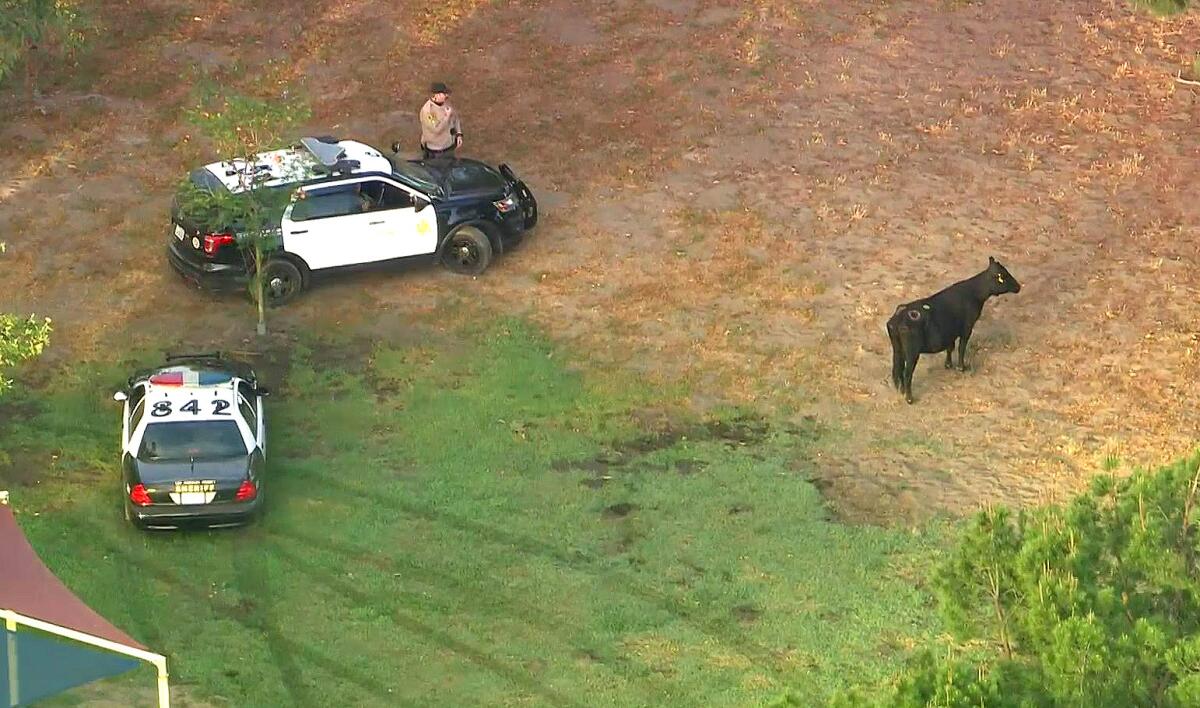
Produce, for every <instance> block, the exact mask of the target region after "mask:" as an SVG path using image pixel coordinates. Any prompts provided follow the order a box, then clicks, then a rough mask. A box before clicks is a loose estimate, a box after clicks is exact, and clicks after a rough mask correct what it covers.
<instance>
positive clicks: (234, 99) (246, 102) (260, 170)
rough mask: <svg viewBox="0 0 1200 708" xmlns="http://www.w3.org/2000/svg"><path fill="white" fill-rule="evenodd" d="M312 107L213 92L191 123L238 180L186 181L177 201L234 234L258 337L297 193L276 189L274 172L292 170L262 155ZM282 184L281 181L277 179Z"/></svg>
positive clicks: (203, 221)
mask: <svg viewBox="0 0 1200 708" xmlns="http://www.w3.org/2000/svg"><path fill="white" fill-rule="evenodd" d="M309 114H310V112H309V109H308V107H307V105H306V104H305V103H304V102H302V101H300V100H297V99H294V98H282V99H277V100H265V99H260V98H255V97H250V96H242V95H222V94H216V93H212V92H209V93H207V94H206V95H205V96H203V97H202V98H201V99H200V101H199V102H198V105H197V106H196V107H195V108H193V109H192V110H191V111H190V112H189V114H188V118H189V120H190V121H191V122H192V123H193V124H195V125H196V126H197V127H199V128H200V130H201V131H202V132H203V133H204V134H205V135H206V136H207V137H208V138H209V139H210V140H211V141H212V144H213V147H214V148H216V150H217V151H218V153H219V154H220V155H221V157H222V158H223V159H225V160H227V162H226V163H225V164H226V165H227V166H228V168H229V169H230V171H232V172H233V173H234V174H235V175H236V176H237V180H238V186H237V188H236V189H233V190H214V189H206V188H203V187H200V186H197V185H196V184H194V183H192V182H191V181H186V182H185V183H184V185H183V186H182V187H181V189H180V190H179V193H178V195H177V197H176V198H177V199H178V200H179V202H178V203H179V207H180V210H181V211H182V212H183V213H185V214H187V215H188V216H189V218H191V219H193V220H194V221H196V222H197V223H201V224H211V225H214V226H217V227H219V228H221V229H223V230H225V231H226V232H228V233H229V234H230V235H231V236H232V237H233V239H234V243H236V244H237V247H238V249H239V250H240V251H241V253H242V256H243V258H244V259H245V262H246V270H247V272H248V273H249V275H250V277H249V288H250V295H251V297H252V298H253V300H254V304H255V307H256V308H257V310H258V333H259V334H260V335H263V334H266V332H267V321H266V302H265V301H266V293H265V289H266V287H267V285H268V283H266V282H265V281H264V277H263V274H264V271H265V268H264V267H263V266H264V265H265V263H266V259H267V258H269V257H270V252H271V251H272V250H274V249H275V248H276V247H277V245H278V243H277V239H278V237H279V232H278V227H279V219H280V215H281V214H282V213H283V211H284V209H285V208H286V207H287V204H288V201H289V200H290V198H291V190H289V189H278V188H274V187H273V186H272V179H271V173H272V171H274V173H275V174H276V175H279V174H280V172H281V171H285V170H286V169H288V166H287V165H285V164H283V163H278V164H274V165H268V164H264V163H262V162H261V160H260V157H259V156H260V155H261V154H262V153H264V152H268V151H270V150H273V149H277V148H279V147H282V146H283V145H284V144H285V142H286V138H288V137H290V136H293V133H294V131H295V130H296V129H297V128H298V126H299V125H300V124H301V123H303V122H304V121H305V120H307V119H308V117H309ZM275 181H278V180H275Z"/></svg>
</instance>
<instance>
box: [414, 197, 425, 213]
mask: <svg viewBox="0 0 1200 708" xmlns="http://www.w3.org/2000/svg"><path fill="white" fill-rule="evenodd" d="M413 206H414V207H415V208H416V211H421V210H422V209H424V208H425V207H427V206H429V201H428V200H427V199H422V198H420V197H413Z"/></svg>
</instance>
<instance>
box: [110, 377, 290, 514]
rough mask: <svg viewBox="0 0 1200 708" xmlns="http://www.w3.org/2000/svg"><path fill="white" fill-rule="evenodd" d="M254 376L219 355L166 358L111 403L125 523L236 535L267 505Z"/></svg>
mask: <svg viewBox="0 0 1200 708" xmlns="http://www.w3.org/2000/svg"><path fill="white" fill-rule="evenodd" d="M266 395H267V391H266V389H264V388H263V387H261V386H259V385H258V383H257V380H256V378H255V375H254V371H253V370H252V369H250V367H248V366H246V365H245V364H241V363H239V362H233V361H230V360H228V359H225V358H223V357H221V355H220V354H186V355H178V356H168V357H167V363H166V365H165V366H161V367H158V368H155V369H150V370H147V371H142V372H139V373H137V374H135V375H133V376H131V377H129V380H128V381H127V383H126V386H125V388H124V389H122V390H120V391H118V392H116V393H115V394H113V399H114V400H117V401H120V402H122V403H123V404H124V406H123V411H122V414H121V470H122V473H121V474H122V484H123V496H124V498H125V518H126V520H128V521H129V522H131V523H132V524H133V525H134V526H137V527H139V528H178V527H179V526H182V525H184V524H188V525H193V524H197V525H204V526H235V525H239V524H243V523H245V522H247V521H250V520H251V519H253V518H254V516H255V515H256V514H257V513H258V512H259V509H260V508H261V506H262V500H263V471H264V465H265V463H266V451H267V447H266V423H265V421H264V420H263V414H264V411H263V401H262V399H263V397H264V396H266Z"/></svg>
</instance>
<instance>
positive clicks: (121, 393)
mask: <svg viewBox="0 0 1200 708" xmlns="http://www.w3.org/2000/svg"><path fill="white" fill-rule="evenodd" d="M113 400H114V401H118V402H121V401H127V400H129V396H128V395H126V394H125V392H124V391H117V392H116V393H114V394H113Z"/></svg>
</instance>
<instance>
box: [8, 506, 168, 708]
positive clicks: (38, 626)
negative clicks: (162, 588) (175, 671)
mask: <svg viewBox="0 0 1200 708" xmlns="http://www.w3.org/2000/svg"><path fill="white" fill-rule="evenodd" d="M8 502H9V495H8V492H6V491H0V506H8ZM5 512H6V513H7V510H5ZM0 620H3V621H4V626H5V629H7V630H8V632H10V633H12V632H16V631H17V627H18V626H22V625H23V626H25V627H28V628H30V629H35V630H38V631H41V632H46V633H47V634H53V635H55V636H59V637H63V638H64V639H70V640H72V641H76V642H79V643H81V644H87V645H89V646H93V647H96V648H97V649H102V650H105V651H110V652H113V653H115V654H123V655H125V656H128V657H132V658H134V659H138V660H140V661H144V662H146V663H148V664H151V665H152V666H154V668H155V670H156V671H157V672H158V705H159V708H169V706H170V705H171V690H170V684H169V683H168V680H167V679H168V674H167V657H165V656H163V655H162V654H155V653H154V652H151V651H146V650H145V649H142V648H140V647H135V646H128V645H125V644H122V643H120V642H114V641H112V640H110V639H105V638H104V637H97V636H95V635H92V634H88V633H86V632H80V631H79V630H75V629H71V628H70V627H63V626H60V625H57V624H54V623H52V622H46V621H44V620H40V619H38V618H36V617H28V616H26V615H23V614H21V613H19V612H15V611H13V610H9V609H6V608H3V607H0ZM9 641H13V642H15V640H14V639H13V637H12V635H11V634H10V635H9ZM18 660H19V659H18V657H17V653H16V647H15V646H10V647H9V652H8V661H9V665H8V675H9V676H10V677H15V676H17V675H18V673H17V662H18ZM9 688H10V690H12V691H13V692H14V693H15V692H16V691H17V690H18V687H17V684H16V681H12V683H11V685H10V686H9Z"/></svg>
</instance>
